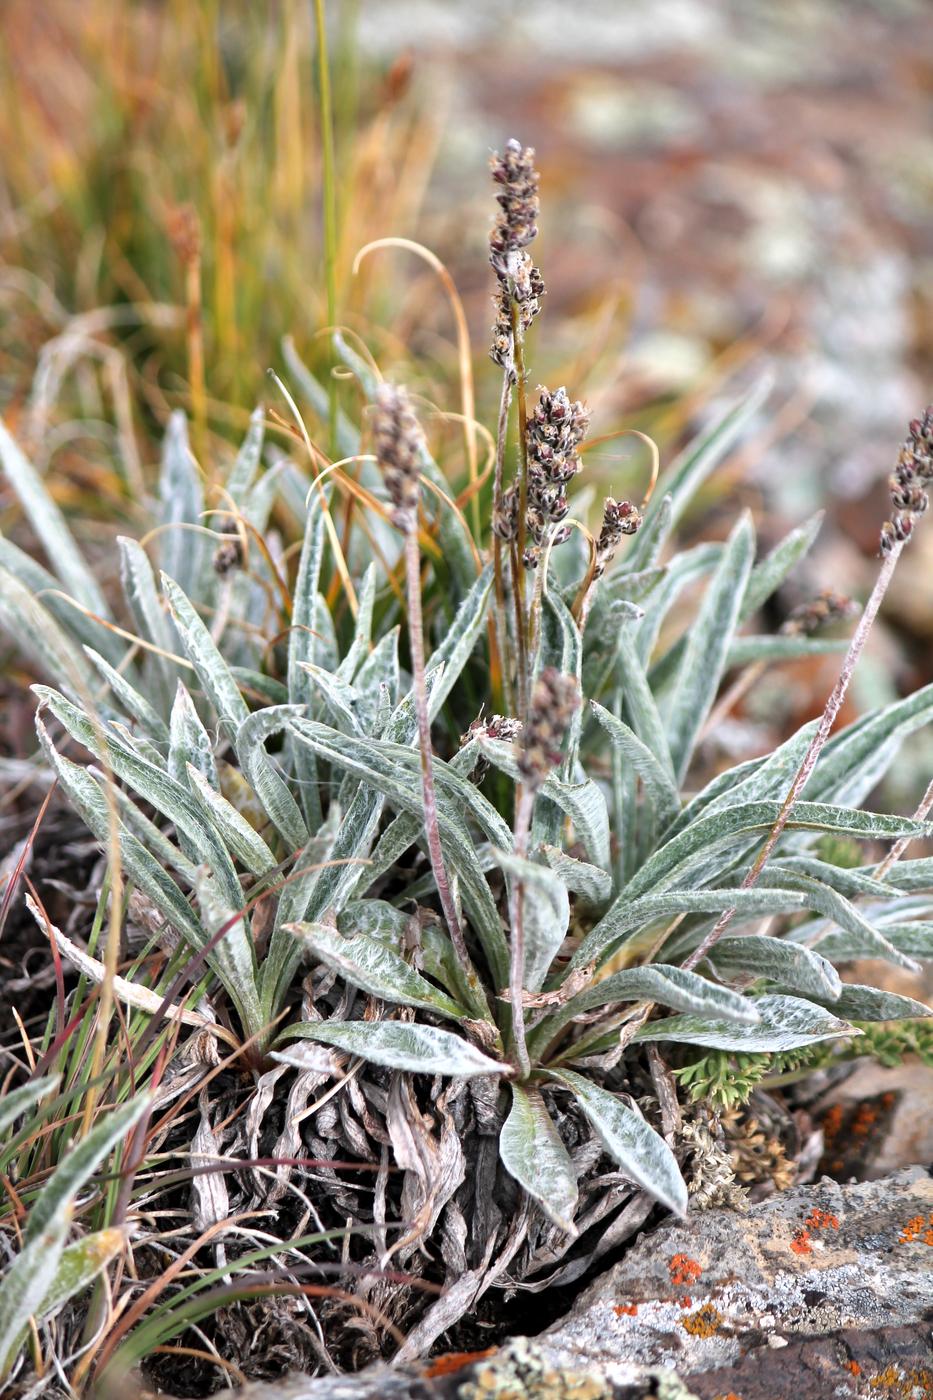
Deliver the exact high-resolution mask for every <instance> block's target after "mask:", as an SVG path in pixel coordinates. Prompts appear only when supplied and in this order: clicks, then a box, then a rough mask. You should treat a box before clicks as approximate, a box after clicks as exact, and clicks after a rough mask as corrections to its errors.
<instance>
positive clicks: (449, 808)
mask: <svg viewBox="0 0 933 1400" xmlns="http://www.w3.org/2000/svg"><path fill="white" fill-rule="evenodd" d="M291 728H292V731H293V733H294V734H295V736H296V738H298V739H299V740H300V741H301V742H303V743H307V744H309V745H310V746H311V747H312V748H313V749H314V751H315V753H316V754H317V755H318V757H320V758H324V759H326V760H327V762H329V763H331V764H333V765H334V766H336V767H337V768H344V769H346V770H348V771H350V772H352V773H354V774H355V775H356V776H358V777H359V778H361V779H362V780H363V782H364V783H365V784H366V785H367V786H369V787H371V788H374V789H375V790H376V792H378V793H380V794H382V795H383V796H384V797H386V798H388V800H389V801H390V802H391V803H392V805H393V806H395V807H398V808H401V809H402V810H403V811H407V812H409V813H411V814H412V815H414V816H419V817H420V816H421V815H422V814H423V810H424V808H423V801H422V796H421V779H420V763H419V758H418V755H417V754H416V753H415V752H414V750H412V749H408V748H405V747H403V746H402V745H399V744H391V743H388V742H386V741H384V740H378V741H377V740H365V741H361V740H357V739H354V738H352V737H351V736H350V735H346V734H339V733H338V732H337V731H336V730H334V729H330V728H328V726H326V725H323V724H315V723H313V722H312V721H310V720H305V719H293V720H292V721H291ZM434 776H435V781H436V784H437V789H438V804H437V805H438V825H439V829H440V834H441V840H442V842H443V844H444V851H445V855H446V857H447V860H448V862H449V863H450V865H451V867H452V869H453V870H454V871H455V872H456V873H457V874H458V875H459V877H460V881H461V888H462V894H463V899H464V902H465V904H466V905H467V907H468V909H469V912H470V917H471V919H472V922H473V925H474V928H475V930H476V934H477V937H478V938H479V939H480V941H481V943H482V945H483V951H484V952H485V954H486V958H487V960H488V962H489V965H490V969H491V971H492V973H493V977H494V979H495V984H496V985H497V986H504V985H505V982H506V980H507V977H508V950H507V947H506V944H505V939H504V937H503V934H502V925H501V922H500V919H499V913H498V910H497V909H496V906H495V902H494V900H493V898H492V895H491V893H490V890H489V886H488V885H487V883H486V880H485V878H484V876H483V872H482V869H481V867H480V865H479V862H478V861H477V858H476V852H475V850H474V845H473V840H472V838H471V836H470V834H469V832H468V830H467V828H466V826H465V824H464V822H463V819H462V813H461V807H458V805H457V804H458V803H460V804H461V805H463V804H465V805H466V808H467V810H468V811H470V812H471V813H472V815H474V816H475V817H476V818H477V820H479V821H481V822H482V823H483V824H484V825H485V826H486V827H487V828H488V831H489V833H490V834H492V833H493V832H494V833H495V835H494V836H492V839H493V840H495V839H496V837H498V838H499V839H500V840H503V842H505V841H509V840H510V839H511V833H510V832H508V828H506V827H505V824H504V823H503V822H502V819H501V818H500V817H499V815H498V813H497V812H496V811H495V809H494V808H493V807H492V804H491V803H488V802H487V801H486V800H485V798H483V797H482V795H481V794H480V793H478V792H477V791H476V789H475V788H472V787H471V786H470V784H468V783H466V782H465V781H464V780H463V779H462V778H460V777H459V775H458V774H456V773H455V772H454V771H453V770H452V769H451V768H450V767H449V766H448V765H445V764H443V763H441V762H440V761H439V760H437V761H436V762H435V770H434ZM503 832H504V834H503Z"/></svg>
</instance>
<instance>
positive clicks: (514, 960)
mask: <svg viewBox="0 0 933 1400" xmlns="http://www.w3.org/2000/svg"><path fill="white" fill-rule="evenodd" d="M534 803H535V793H534V788H533V787H531V786H530V784H527V783H522V784H521V786H520V788H519V792H518V804H517V808H516V813H515V854H516V856H518V857H519V858H520V859H522V860H524V859H526V858H527V855H528V833H529V831H530V830H531V815H532V812H533V810H534ZM524 906H525V889H524V885H523V884H522V881H521V880H520V879H519V878H518V877H517V876H516V877H515V878H514V879H513V881H512V897H511V901H510V909H509V922H510V924H511V926H512V938H511V946H510V950H509V1001H510V1003H511V1006H512V1042H513V1044H514V1047H515V1058H516V1060H517V1062H518V1068H519V1071H520V1074H521V1077H522V1078H523V1079H527V1078H528V1075H529V1074H530V1073H531V1060H530V1058H529V1056H528V1046H527V1044H526V1042H525V1008H524V1005H523V999H522V993H523V991H524V985H525V908H524Z"/></svg>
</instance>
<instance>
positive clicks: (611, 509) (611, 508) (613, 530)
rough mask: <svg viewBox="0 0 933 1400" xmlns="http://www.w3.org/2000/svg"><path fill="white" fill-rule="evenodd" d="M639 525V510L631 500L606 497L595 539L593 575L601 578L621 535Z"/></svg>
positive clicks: (626, 533)
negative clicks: (600, 527)
mask: <svg viewBox="0 0 933 1400" xmlns="http://www.w3.org/2000/svg"><path fill="white" fill-rule="evenodd" d="M640 525H641V511H640V510H639V509H638V507H637V506H633V505H632V503H631V501H615V500H613V498H612V497H611V496H607V497H606V502H605V504H604V506H603V523H602V529H601V530H600V532H599V538H598V539H597V541H596V568H595V570H594V577H596V578H602V576H603V574H604V573H605V572H606V569H607V568H608V567H609V565H610V564H611V563H612V560H613V558H614V557H615V552H616V550H617V549H618V547H619V545H620V544H621V542H622V536H623V535H634V534H635V532H636V530H638V528H639V526H640Z"/></svg>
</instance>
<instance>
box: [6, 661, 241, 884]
mask: <svg viewBox="0 0 933 1400" xmlns="http://www.w3.org/2000/svg"><path fill="white" fill-rule="evenodd" d="M33 689H34V691H35V693H36V694H37V695H38V696H39V698H40V700H42V701H44V702H45V704H46V705H48V707H49V709H50V710H51V711H52V713H53V714H54V715H55V717H56V719H58V720H59V721H60V722H61V723H62V724H63V725H64V726H65V728H66V729H67V730H68V733H69V734H70V735H71V736H72V738H74V739H77V740H78V742H79V743H81V744H83V745H84V746H85V748H87V749H90V751H91V753H93V754H95V755H96V757H97V758H99V759H101V760H102V761H103V762H105V763H108V762H109V764H110V766H111V767H112V768H113V771H114V773H116V775H117V776H118V777H120V778H122V779H123V780H124V781H125V782H127V783H129V785H130V787H131V788H133V790H134V791H135V792H137V793H138V794H139V796H140V797H142V798H143V799H144V800H145V801H147V802H151V803H152V805H153V806H154V807H155V809H156V811H158V812H161V813H163V815H164V816H166V817H168V818H169V819H170V820H171V821H173V822H174V823H175V825H176V826H177V827H179V829H180V830H182V831H184V832H185V834H186V836H188V837H189V839H190V840H191V842H192V845H193V847H194V849H195V850H196V851H197V852H198V859H199V860H201V861H203V862H204V863H205V864H206V865H207V866H208V867H209V869H210V870H211V871H212V872H213V873H214V875H215V876H216V877H217V879H218V880H219V881H220V884H221V888H222V890H223V896H224V899H225V900H226V901H227V902H228V903H229V904H230V905H231V907H232V908H238V907H239V905H240V903H241V892H240V885H239V881H238V880H237V875H236V871H235V870H234V868H233V863H232V861H231V860H230V857H229V855H228V854H227V850H226V847H225V846H224V844H223V842H222V841H221V839H220V837H219V836H218V835H217V832H216V831H215V830H214V828H213V827H212V826H211V824H210V823H209V822H208V821H207V819H206V818H205V816H204V813H203V811H202V809H201V808H200V807H199V806H198V805H197V803H196V802H195V801H194V798H193V797H192V796H191V793H190V792H189V790H188V789H187V788H186V787H183V786H182V785H181V783H178V782H176V781H175V779H174V778H172V777H171V776H170V775H169V774H168V773H167V772H165V771H164V770H162V769H160V768H157V767H156V766H155V764H153V763H150V762H149V761H148V760H147V759H144V758H142V757H140V756H139V755H138V754H137V753H134V752H133V751H132V750H131V749H130V748H128V747H127V746H126V744H124V743H123V742H121V741H120V739H119V738H118V737H117V736H116V734H114V733H113V732H112V731H111V732H109V733H108V734H107V735H106V740H105V742H106V749H105V747H104V744H103V743H102V739H103V737H104V736H102V735H101V733H100V732H99V730H98V728H97V726H96V725H94V724H93V723H92V722H91V720H89V719H88V717H87V715H85V714H84V713H83V712H82V711H81V710H79V709H77V707H76V706H74V705H72V704H70V702H69V701H67V700H66V699H65V697H64V696H63V695H59V694H58V692H57V691H55V690H51V689H50V688H49V687H48V686H34V687H33Z"/></svg>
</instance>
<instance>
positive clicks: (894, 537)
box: [881, 405, 933, 554]
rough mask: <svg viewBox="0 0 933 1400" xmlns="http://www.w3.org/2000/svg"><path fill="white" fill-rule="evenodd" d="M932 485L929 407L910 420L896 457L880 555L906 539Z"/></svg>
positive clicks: (932, 436) (931, 410)
mask: <svg viewBox="0 0 933 1400" xmlns="http://www.w3.org/2000/svg"><path fill="white" fill-rule="evenodd" d="M930 482H933V405H931V406H930V407H928V408H926V409H924V411H923V413H922V414H921V415H920V417H919V418H913V419H911V422H910V424H909V426H908V430H907V440H906V442H904V443H903V445H902V446H901V450H900V452H899V453H898V457H897V462H896V463H895V466H894V471H893V473H892V474H891V477H890V479H889V482H888V485H889V488H890V492H891V505H892V506H893V507H894V510H893V513H892V515H891V519H890V520H886V521H885V522H884V525H883V526H882V527H881V553H882V554H890V553H891V551H892V550H893V549H894V547H895V545H896V544H898V543H901V542H905V541H907V540H909V539H910V537H911V535H912V534H913V529H914V525H915V524H916V521H917V520H918V518H919V517H920V516H921V515H923V514H924V513H925V511H926V509H927V506H928V505H929V497H928V496H927V488H928V487H929V484H930Z"/></svg>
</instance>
